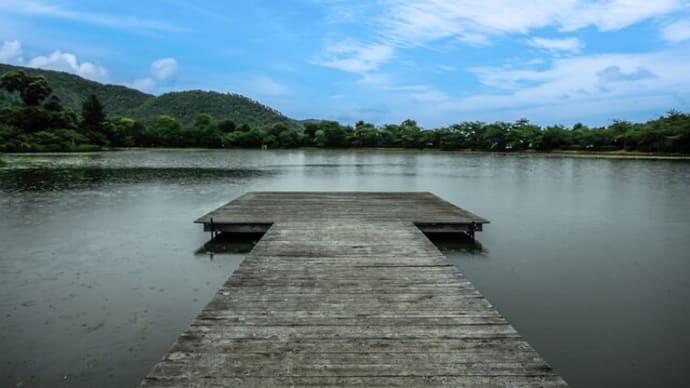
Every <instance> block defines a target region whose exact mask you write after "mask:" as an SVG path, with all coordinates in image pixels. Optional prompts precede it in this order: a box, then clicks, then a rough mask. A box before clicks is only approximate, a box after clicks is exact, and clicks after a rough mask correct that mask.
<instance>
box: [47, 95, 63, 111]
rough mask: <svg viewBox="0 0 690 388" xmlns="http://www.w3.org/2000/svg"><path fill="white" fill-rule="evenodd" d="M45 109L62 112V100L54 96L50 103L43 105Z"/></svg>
mask: <svg viewBox="0 0 690 388" xmlns="http://www.w3.org/2000/svg"><path fill="white" fill-rule="evenodd" d="M43 108H44V109H45V110H49V111H51V112H61V111H62V104H61V103H60V98H59V97H58V96H56V95H54V94H53V95H52V96H50V98H49V99H48V101H46V102H45V103H44V104H43Z"/></svg>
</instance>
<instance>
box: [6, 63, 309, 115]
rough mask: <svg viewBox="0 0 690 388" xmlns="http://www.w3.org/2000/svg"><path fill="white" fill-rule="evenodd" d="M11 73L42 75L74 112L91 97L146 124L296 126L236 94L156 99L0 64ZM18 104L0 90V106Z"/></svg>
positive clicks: (200, 93)
mask: <svg viewBox="0 0 690 388" xmlns="http://www.w3.org/2000/svg"><path fill="white" fill-rule="evenodd" d="M12 71H23V72H24V73H25V74H26V75H28V76H43V77H44V78H45V80H46V81H47V82H48V85H50V88H51V89H52V91H53V94H54V95H55V96H56V97H58V98H59V99H60V101H61V103H62V106H63V107H64V108H65V109H66V110H71V111H74V112H79V111H80V110H81V106H82V103H83V102H84V100H85V99H86V98H87V97H89V96H91V95H94V96H96V97H97V98H98V100H99V101H100V102H101V103H102V104H103V108H104V111H105V112H106V114H107V115H108V116H111V117H131V118H133V119H136V120H143V121H148V120H152V119H154V118H155V117H158V116H161V115H166V116H170V117H174V118H175V119H176V120H178V121H179V122H180V123H181V124H182V125H190V124H192V123H193V122H194V119H195V118H196V116H197V115H198V114H200V113H205V114H209V115H211V116H212V117H213V118H214V119H216V120H222V119H226V118H227V119H231V120H232V121H233V122H235V123H237V125H242V124H247V125H249V126H251V127H268V126H270V125H273V124H275V123H279V122H283V123H287V125H288V126H291V127H294V128H298V127H299V125H298V124H297V123H296V122H294V121H293V120H290V119H289V118H288V117H285V116H284V115H282V114H281V113H280V112H277V111H276V110H274V109H271V108H269V107H267V106H265V105H262V104H260V103H258V102H256V101H254V100H252V99H249V98H247V97H244V96H241V95H238V94H222V93H216V92H205V91H198V90H196V91H185V92H173V93H166V94H163V95H161V96H158V97H156V96H154V95H151V94H146V93H142V92H140V91H138V90H134V89H130V88H127V87H124V86H117V85H103V84H100V83H98V82H93V81H89V80H86V79H83V78H81V77H78V76H76V75H73V74H69V73H64V72H58V71H51V70H41V69H32V68H27V67H19V66H11V65H4V64H0V74H5V73H8V72H12ZM20 104H22V100H21V98H20V97H19V96H18V95H17V94H16V93H12V92H9V91H7V90H1V89H0V107H6V106H17V105H20Z"/></svg>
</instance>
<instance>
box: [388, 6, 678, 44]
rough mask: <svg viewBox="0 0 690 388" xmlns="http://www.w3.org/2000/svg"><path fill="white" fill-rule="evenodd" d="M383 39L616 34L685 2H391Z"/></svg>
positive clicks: (485, 39) (405, 41)
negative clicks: (547, 31)
mask: <svg viewBox="0 0 690 388" xmlns="http://www.w3.org/2000/svg"><path fill="white" fill-rule="evenodd" d="M384 4H385V5H386V6H387V8H388V9H387V12H386V13H385V14H384V15H383V16H382V17H381V18H380V24H381V25H382V26H383V31H382V35H383V36H384V37H385V39H386V40H389V41H391V42H394V43H395V44H397V45H402V46H419V45H424V44H426V43H429V42H433V41H437V40H442V39H452V40H457V41H461V42H465V43H474V44H489V43H490V42H491V38H492V37H495V36H499V35H503V34H508V33H520V34H526V33H529V31H531V30H533V29H536V28H542V27H548V26H555V27H557V28H559V29H560V30H562V31H564V32H569V31H575V30H578V29H582V28H585V27H589V26H594V27H596V28H598V29H599V30H601V31H611V30H618V29H622V28H625V27H627V26H630V25H632V24H635V23H637V22H640V21H643V20H646V19H650V18H654V17H658V16H662V15H666V14H668V13H670V12H673V11H675V10H678V9H680V8H682V7H683V2H682V1H681V0H657V1H646V0H608V1H597V2H589V1H581V0H553V1H549V0H537V1H530V2H525V1H521V0H494V1H487V0H417V1H414V2H410V1H405V0H388V1H385V2H384Z"/></svg>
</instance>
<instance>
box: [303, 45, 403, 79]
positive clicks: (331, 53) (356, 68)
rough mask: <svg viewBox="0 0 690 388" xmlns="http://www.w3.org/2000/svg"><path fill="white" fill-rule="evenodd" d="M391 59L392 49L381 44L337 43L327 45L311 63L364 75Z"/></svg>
mask: <svg viewBox="0 0 690 388" xmlns="http://www.w3.org/2000/svg"><path fill="white" fill-rule="evenodd" d="M392 57H393V48H392V47H390V46H386V45H383V44H371V45H364V44H360V43H354V42H339V43H335V44H331V45H328V46H327V47H326V49H325V52H324V53H323V54H322V56H321V57H320V58H317V59H315V60H313V61H312V63H315V64H318V65H322V66H326V67H332V68H334V69H338V70H342V71H347V72H351V73H366V72H369V71H373V70H376V69H378V68H379V66H381V65H382V64H384V63H386V62H388V61H389V60H390V59H391V58H392Z"/></svg>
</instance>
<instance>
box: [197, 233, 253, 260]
mask: <svg viewBox="0 0 690 388" xmlns="http://www.w3.org/2000/svg"><path fill="white" fill-rule="evenodd" d="M209 235H210V234H209ZM261 237H263V233H219V234H218V235H217V236H216V237H215V238H214V239H211V240H208V241H206V243H204V245H202V246H201V247H199V248H198V249H197V250H196V252H194V253H195V254H196V255H209V256H210V258H211V259H213V255H215V254H219V253H249V252H251V250H252V249H254V246H255V245H256V243H258V242H259V240H261Z"/></svg>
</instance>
